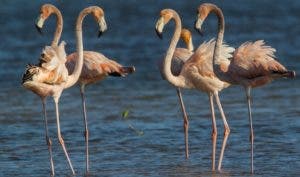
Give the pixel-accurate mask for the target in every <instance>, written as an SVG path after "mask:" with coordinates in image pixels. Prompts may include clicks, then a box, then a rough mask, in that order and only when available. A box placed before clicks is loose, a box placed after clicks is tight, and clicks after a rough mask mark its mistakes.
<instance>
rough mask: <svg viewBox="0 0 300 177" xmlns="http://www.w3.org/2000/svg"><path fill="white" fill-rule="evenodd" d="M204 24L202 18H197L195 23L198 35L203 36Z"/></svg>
mask: <svg viewBox="0 0 300 177" xmlns="http://www.w3.org/2000/svg"><path fill="white" fill-rule="evenodd" d="M202 24H203V21H202V20H201V19H200V18H197V20H196V21H195V26H194V27H195V29H196V31H198V33H199V34H200V35H201V36H203V30H202V28H201V27H202Z"/></svg>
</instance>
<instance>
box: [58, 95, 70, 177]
mask: <svg viewBox="0 0 300 177" xmlns="http://www.w3.org/2000/svg"><path fill="white" fill-rule="evenodd" d="M58 99H59V96H58V97H54V102H55V111H56V123H57V136H58V140H59V143H60V144H61V146H62V148H63V151H64V153H65V156H66V158H67V161H68V163H69V166H70V168H71V170H72V173H73V175H75V171H74V169H73V165H72V162H71V160H70V158H69V154H68V152H67V149H66V146H65V142H64V140H63V137H62V136H61V131H60V123H59V111H58Z"/></svg>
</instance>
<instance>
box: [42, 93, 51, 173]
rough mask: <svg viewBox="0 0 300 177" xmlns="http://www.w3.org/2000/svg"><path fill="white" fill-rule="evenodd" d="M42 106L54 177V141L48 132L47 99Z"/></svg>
mask: <svg viewBox="0 0 300 177" xmlns="http://www.w3.org/2000/svg"><path fill="white" fill-rule="evenodd" d="M42 104H43V113H44V119H45V132H46V143H47V145H48V151H49V157H50V166H51V176H54V163H53V158H52V141H51V139H50V137H49V131H48V120H47V111H46V100H45V98H42Z"/></svg>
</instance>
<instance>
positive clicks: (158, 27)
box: [155, 17, 165, 39]
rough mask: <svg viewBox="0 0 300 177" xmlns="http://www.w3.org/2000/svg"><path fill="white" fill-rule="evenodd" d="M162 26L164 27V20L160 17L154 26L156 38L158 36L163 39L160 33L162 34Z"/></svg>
mask: <svg viewBox="0 0 300 177" xmlns="http://www.w3.org/2000/svg"><path fill="white" fill-rule="evenodd" d="M164 26H165V23H164V18H163V17H160V18H159V19H158V20H157V22H156V25H155V31H156V34H157V36H158V37H159V38H160V39H162V38H163V36H162V32H163V29H164Z"/></svg>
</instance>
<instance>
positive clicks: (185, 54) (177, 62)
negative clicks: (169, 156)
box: [159, 28, 194, 159]
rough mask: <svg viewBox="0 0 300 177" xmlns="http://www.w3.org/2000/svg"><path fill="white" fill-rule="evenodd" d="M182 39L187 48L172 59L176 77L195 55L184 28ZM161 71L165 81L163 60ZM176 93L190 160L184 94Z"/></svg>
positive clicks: (187, 156)
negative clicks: (187, 61)
mask: <svg viewBox="0 0 300 177" xmlns="http://www.w3.org/2000/svg"><path fill="white" fill-rule="evenodd" d="M180 38H181V39H182V40H183V41H184V43H185V44H186V48H176V49H175V52H174V55H173V58H172V63H171V72H172V74H174V75H175V76H178V75H179V74H180V71H181V68H182V66H183V64H184V62H185V61H186V60H187V59H189V58H190V57H191V56H192V54H193V53H194V52H193V51H194V45H193V40H192V33H191V32H190V31H189V30H188V29H186V28H182V30H181V34H180ZM159 64H160V65H159V70H160V73H161V75H162V77H163V79H165V77H164V74H163V60H161V61H160V63H159ZM176 92H177V95H178V98H179V103H180V106H181V110H182V113H183V129H184V139H185V158H186V159H188V158H189V144H188V129H189V121H188V117H187V113H186V111H185V106H184V102H183V98H182V94H181V91H180V88H179V87H177V88H176Z"/></svg>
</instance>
